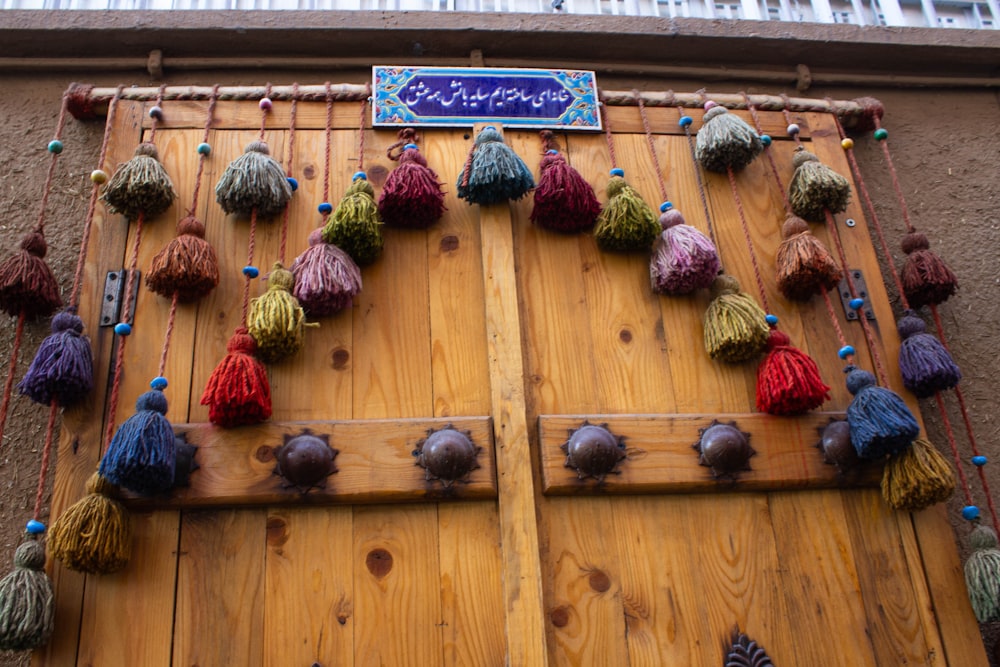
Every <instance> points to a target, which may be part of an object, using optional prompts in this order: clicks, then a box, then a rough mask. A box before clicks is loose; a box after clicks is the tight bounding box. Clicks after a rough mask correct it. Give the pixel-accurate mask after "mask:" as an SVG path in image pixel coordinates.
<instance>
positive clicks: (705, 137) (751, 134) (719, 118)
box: [694, 102, 764, 174]
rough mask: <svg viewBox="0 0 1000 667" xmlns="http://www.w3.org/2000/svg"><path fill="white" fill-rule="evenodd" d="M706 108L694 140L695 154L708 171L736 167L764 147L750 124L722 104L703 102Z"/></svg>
mask: <svg viewBox="0 0 1000 667" xmlns="http://www.w3.org/2000/svg"><path fill="white" fill-rule="evenodd" d="M705 106H706V107H707V111H706V112H705V116H704V117H703V119H702V123H703V124H702V126H701V129H700V130H698V135H697V138H696V140H695V149H694V150H695V157H696V158H697V159H698V162H700V163H701V166H702V167H704V168H705V169H708V170H709V171H714V172H717V173H721V174H724V173H726V171H727V169H730V168H731V169H732V170H733V171H739V170H741V169H743V168H744V167H746V166H747V165H748V164H750V163H751V162H753V159H754V158H755V157H757V156H758V155H760V152H761V151H762V150H764V144H763V143H761V140H760V136H759V135H758V134H757V133H756V132H755V131H754V129H753V128H752V127H750V126H749V125H747V124H746V122H745V121H744V120H743V119H742V118H740V117H739V116H737V115H735V114H731V113H729V112H728V110H727V109H726V108H725V107H720V106H718V105H716V104H715V103H714V102H706V103H705Z"/></svg>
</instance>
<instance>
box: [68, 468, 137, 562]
mask: <svg viewBox="0 0 1000 667" xmlns="http://www.w3.org/2000/svg"><path fill="white" fill-rule="evenodd" d="M117 498H118V489H117V488H116V487H115V486H114V485H113V484H112V483H111V482H109V481H107V480H106V479H104V478H103V477H101V476H100V475H99V474H97V473H94V474H93V475H91V477H90V479H89V480H87V495H86V496H85V497H84V498H82V499H81V500H79V501H77V502H76V503H74V504H73V505H72V506H71V507H69V508H68V509H67V510H66V511H65V512H63V513H62V514H61V515H60V516H59V518H58V519H56V520H55V522H53V524H52V528H51V530H49V552H50V553H51V554H52V556H53V557H54V558H57V559H59V560H60V561H62V564H63V565H65V566H66V567H68V568H69V569H71V570H77V571H80V572H87V573H88V574H111V573H113V572H118V571H119V570H121V569H122V568H124V567H125V566H126V565H128V560H129V556H130V555H131V553H132V525H131V522H130V520H129V516H128V510H126V509H125V507H124V506H123V505H122V504H121V503H120V502H119V501H118V500H117Z"/></svg>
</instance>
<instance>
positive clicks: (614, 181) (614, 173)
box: [594, 168, 661, 251]
mask: <svg viewBox="0 0 1000 667" xmlns="http://www.w3.org/2000/svg"><path fill="white" fill-rule="evenodd" d="M607 194H608V203H607V204H605V205H604V210H602V211H601V214H600V215H599V216H597V226H596V227H595V228H594V238H595V239H596V240H597V245H598V246H599V247H600V248H601V249H602V250H618V251H629V250H649V248H650V247H651V246H652V245H653V242H654V241H656V239H657V237H659V235H660V231H661V227H660V223H659V222H658V221H657V218H656V215H655V214H654V213H653V209H651V208H650V207H649V204H647V203H646V202H645V201H644V200H643V199H642V196H641V195H640V194H639V193H638V192H636V191H635V190H634V189H632V187H631V186H630V185H629V184H628V183H626V182H625V172H624V171H622V170H621V169H617V168H615V169H612V170H611V180H610V181H608V188H607Z"/></svg>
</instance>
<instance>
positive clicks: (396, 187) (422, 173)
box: [378, 144, 444, 229]
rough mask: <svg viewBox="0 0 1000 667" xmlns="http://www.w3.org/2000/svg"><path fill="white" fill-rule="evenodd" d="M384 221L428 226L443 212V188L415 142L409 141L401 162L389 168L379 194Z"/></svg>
mask: <svg viewBox="0 0 1000 667" xmlns="http://www.w3.org/2000/svg"><path fill="white" fill-rule="evenodd" d="M378 210H379V213H380V214H381V216H382V220H384V221H385V224H387V225H390V226H394V227H411V228H415V229H425V228H427V227H430V226H431V225H433V224H434V223H435V222H437V221H438V219H439V218H440V217H441V216H442V215H443V214H444V191H443V190H441V183H439V182H438V175H437V174H436V173H434V170H433V169H431V168H430V167H428V166H427V159H426V158H424V156H423V155H421V153H420V150H419V149H418V148H417V145H416V144H406V145H405V146H403V152H402V153H400V155H399V165H398V166H397V167H396V168H395V169H393V170H392V171H391V172H389V176H388V177H387V178H386V179H385V184H384V185H383V186H382V194H381V195H379V198H378Z"/></svg>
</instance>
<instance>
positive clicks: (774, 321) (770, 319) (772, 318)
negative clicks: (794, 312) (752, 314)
mask: <svg viewBox="0 0 1000 667" xmlns="http://www.w3.org/2000/svg"><path fill="white" fill-rule="evenodd" d="M764 321H766V322H767V323H768V324H770V325H771V326H772V327H773V326H774V325H776V324H777V323H778V316H777V315H772V314H771V313H768V314H767V315H765V316H764Z"/></svg>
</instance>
